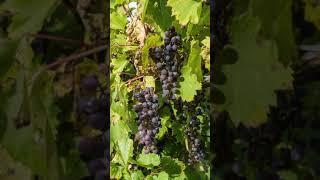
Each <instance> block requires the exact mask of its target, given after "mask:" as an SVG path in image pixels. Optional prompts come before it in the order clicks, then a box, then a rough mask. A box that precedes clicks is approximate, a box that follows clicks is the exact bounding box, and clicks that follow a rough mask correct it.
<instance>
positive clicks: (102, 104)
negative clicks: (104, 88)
mask: <svg viewBox="0 0 320 180" xmlns="http://www.w3.org/2000/svg"><path fill="white" fill-rule="evenodd" d="M98 86H99V81H98V79H97V77H96V76H94V75H89V76H87V77H84V78H83V79H82V81H81V91H82V94H83V96H82V97H80V99H79V101H78V108H77V111H78V114H79V115H80V116H81V117H83V119H85V123H86V124H87V125H88V126H89V127H90V128H92V129H96V130H99V131H100V132H101V135H98V136H95V137H89V136H82V137H80V138H79V142H78V150H79V152H80V154H81V158H82V159H83V160H84V161H85V162H86V164H87V167H88V171H89V173H90V176H91V177H92V178H94V179H95V180H104V179H107V177H109V173H108V171H107V168H109V158H108V157H109V151H108V147H109V138H108V136H109V132H108V131H109V130H108V129H109V127H110V126H109V123H108V121H107V117H108V114H107V108H108V105H107V97H106V95H105V94H103V95H100V97H99V98H97V95H96V91H97V89H98Z"/></svg>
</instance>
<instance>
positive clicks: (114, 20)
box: [110, 12, 127, 30]
mask: <svg viewBox="0 0 320 180" xmlns="http://www.w3.org/2000/svg"><path fill="white" fill-rule="evenodd" d="M126 25H127V18H126V16H124V15H122V14H120V13H116V12H113V13H111V15H110V28H111V29H114V30H123V29H124V28H125V27H126Z"/></svg>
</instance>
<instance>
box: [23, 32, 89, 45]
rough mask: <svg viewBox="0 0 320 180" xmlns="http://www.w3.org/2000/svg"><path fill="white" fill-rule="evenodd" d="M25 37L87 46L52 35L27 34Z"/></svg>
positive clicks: (80, 42) (78, 41) (74, 40)
mask: <svg viewBox="0 0 320 180" xmlns="http://www.w3.org/2000/svg"><path fill="white" fill-rule="evenodd" d="M27 36H31V37H35V38H36V39H49V40H55V41H64V42H68V43H71V44H80V45H82V46H88V44H85V43H84V42H82V41H80V40H76V39H70V38H65V37H60V36H53V35H48V34H40V33H38V34H33V33H28V34H27Z"/></svg>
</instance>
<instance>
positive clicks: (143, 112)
mask: <svg viewBox="0 0 320 180" xmlns="http://www.w3.org/2000/svg"><path fill="white" fill-rule="evenodd" d="M134 98H135V99H136V100H137V101H138V102H139V103H138V104H136V105H134V110H135V111H136V112H137V113H138V120H137V122H138V133H137V134H136V138H135V139H136V140H137V141H139V144H141V145H143V146H144V150H145V153H150V152H151V153H158V149H157V147H156V142H155V136H156V134H157V133H158V131H159V128H160V126H161V123H160V117H159V116H158V113H157V109H158V96H157V94H155V93H154V92H153V88H151V87H147V88H146V89H145V90H142V89H141V87H140V86H137V87H136V89H135V92H134Z"/></svg>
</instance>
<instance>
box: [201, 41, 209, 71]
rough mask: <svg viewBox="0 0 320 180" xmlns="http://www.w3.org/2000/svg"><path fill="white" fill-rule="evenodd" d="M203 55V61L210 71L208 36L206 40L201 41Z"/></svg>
mask: <svg viewBox="0 0 320 180" xmlns="http://www.w3.org/2000/svg"><path fill="white" fill-rule="evenodd" d="M201 43H202V45H203V46H202V47H201V53H200V55H201V56H202V59H203V60H204V67H205V68H206V69H208V70H209V71H210V37H209V36H206V38H205V39H204V40H202V41H201Z"/></svg>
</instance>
